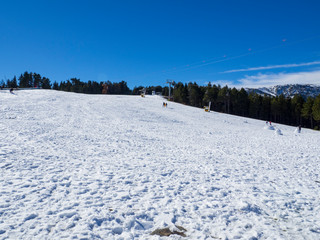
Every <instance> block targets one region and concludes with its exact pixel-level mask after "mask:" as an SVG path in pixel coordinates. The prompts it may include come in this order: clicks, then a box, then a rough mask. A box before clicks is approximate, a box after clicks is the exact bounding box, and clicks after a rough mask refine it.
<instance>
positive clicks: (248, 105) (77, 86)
mask: <svg viewBox="0 0 320 240" xmlns="http://www.w3.org/2000/svg"><path fill="white" fill-rule="evenodd" d="M0 86H1V87H7V88H17V87H20V88H34V87H37V88H38V87H39V88H44V89H51V88H52V89H55V90H60V91H68V92H77V93H87V94H126V95H138V94H141V92H142V91H145V92H146V94H151V93H152V92H156V93H157V94H161V95H163V96H168V95H169V88H168V87H161V86H149V87H143V86H139V87H135V88H134V89H133V90H131V89H129V87H128V86H127V83H126V82H125V81H121V82H118V83H117V82H113V83H112V82H110V81H107V82H96V81H88V82H82V81H80V79H78V78H71V79H70V80H66V81H63V82H60V83H58V82H54V83H53V84H51V82H50V80H49V79H48V78H46V77H42V76H41V75H40V74H37V73H32V72H30V73H28V72H25V73H24V74H21V75H20V77H19V78H18V79H17V78H16V76H14V77H13V79H11V80H10V79H7V80H6V81H4V80H2V81H1V82H0ZM171 98H172V99H171V100H173V101H175V102H178V103H182V104H186V105H190V106H194V107H200V108H202V107H204V106H208V105H209V102H211V110H213V111H217V112H222V113H228V114H234V115H238V116H243V117H249V118H255V119H261V120H265V121H272V122H276V123H282V124H287V125H292V126H298V125H302V126H303V127H308V128H312V129H320V95H318V96H317V97H316V98H312V97H308V98H307V99H304V98H303V97H302V96H301V95H295V96H294V97H293V98H286V97H284V95H280V96H277V97H270V96H267V95H264V96H261V95H258V94H255V93H250V94H248V93H247V91H246V90H244V89H243V88H242V89H240V90H238V89H236V88H229V87H228V86H225V87H221V86H220V85H211V84H208V85H207V86H199V85H197V83H191V82H190V83H188V84H184V83H181V82H178V83H175V84H174V85H173V88H172V89H171Z"/></svg>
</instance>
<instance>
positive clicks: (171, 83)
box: [167, 79, 174, 101]
mask: <svg viewBox="0 0 320 240" xmlns="http://www.w3.org/2000/svg"><path fill="white" fill-rule="evenodd" d="M167 83H168V84H169V101H171V85H173V84H174V81H173V80H171V79H167Z"/></svg>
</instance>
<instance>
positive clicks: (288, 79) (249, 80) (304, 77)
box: [233, 70, 320, 88]
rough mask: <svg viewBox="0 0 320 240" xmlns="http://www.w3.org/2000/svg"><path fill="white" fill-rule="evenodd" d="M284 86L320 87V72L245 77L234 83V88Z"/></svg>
mask: <svg viewBox="0 0 320 240" xmlns="http://www.w3.org/2000/svg"><path fill="white" fill-rule="evenodd" d="M285 84H315V85H320V70H317V71H313V72H297V73H278V74H261V73H259V74H257V75H252V76H248V75H247V76H245V77H244V78H242V79H239V80H238V81H237V83H234V84H233V86H235V87H245V88H259V87H270V86H275V85H285Z"/></svg>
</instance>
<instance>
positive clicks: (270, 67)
mask: <svg viewBox="0 0 320 240" xmlns="http://www.w3.org/2000/svg"><path fill="white" fill-rule="evenodd" d="M319 64H320V61H314V62H308V63H293V64H283V65H272V66H264V67H253V68H242V69H234V70H228V71H225V72H223V73H234V72H247V71H259V70H267V69H276V68H293V67H303V66H312V65H319Z"/></svg>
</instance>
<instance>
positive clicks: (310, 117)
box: [301, 97, 314, 128]
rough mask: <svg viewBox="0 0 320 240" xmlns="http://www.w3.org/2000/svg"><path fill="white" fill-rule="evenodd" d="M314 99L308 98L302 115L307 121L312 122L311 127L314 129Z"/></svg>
mask: <svg viewBox="0 0 320 240" xmlns="http://www.w3.org/2000/svg"><path fill="white" fill-rule="evenodd" d="M313 103H314V99H313V98H312V97H308V98H307V101H306V102H305V103H304V104H303V107H302V110H301V115H302V117H304V118H305V119H308V120H310V126H311V128H313V115H312V107H313Z"/></svg>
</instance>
